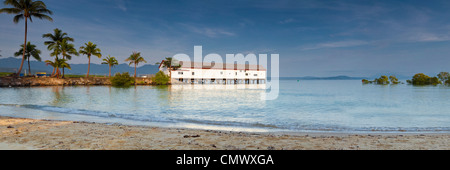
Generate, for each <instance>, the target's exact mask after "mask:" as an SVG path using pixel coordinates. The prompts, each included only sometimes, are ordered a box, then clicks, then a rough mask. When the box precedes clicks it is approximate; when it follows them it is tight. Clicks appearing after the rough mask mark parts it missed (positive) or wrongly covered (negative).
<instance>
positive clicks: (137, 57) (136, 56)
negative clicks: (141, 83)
mask: <svg viewBox="0 0 450 170" xmlns="http://www.w3.org/2000/svg"><path fill="white" fill-rule="evenodd" d="M125 61H127V62H128V61H129V62H130V64H129V65H131V64H134V78H136V68H137V65H138V64H139V63H141V62H144V63H147V61H145V59H144V58H142V57H141V53H140V52H133V54H131V55H130V57H128V58H127V59H126V60H125Z"/></svg>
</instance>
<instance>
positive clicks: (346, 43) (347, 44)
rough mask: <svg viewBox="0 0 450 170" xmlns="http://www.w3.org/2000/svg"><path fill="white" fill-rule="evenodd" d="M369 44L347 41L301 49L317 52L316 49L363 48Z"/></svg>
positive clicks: (360, 41)
mask: <svg viewBox="0 0 450 170" xmlns="http://www.w3.org/2000/svg"><path fill="white" fill-rule="evenodd" d="M367 44H369V42H367V41H362V40H347V41H336V42H326V43H319V44H314V45H308V46H302V47H300V49H301V50H303V51H306V50H316V49H322V48H343V47H355V46H362V45H367Z"/></svg>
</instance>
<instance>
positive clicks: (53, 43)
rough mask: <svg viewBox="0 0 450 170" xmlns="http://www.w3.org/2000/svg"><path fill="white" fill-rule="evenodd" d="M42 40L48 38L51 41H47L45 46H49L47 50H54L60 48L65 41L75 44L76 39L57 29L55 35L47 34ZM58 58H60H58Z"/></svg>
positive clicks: (54, 31)
mask: <svg viewBox="0 0 450 170" xmlns="http://www.w3.org/2000/svg"><path fill="white" fill-rule="evenodd" d="M42 38H48V39H50V40H49V41H45V42H44V44H45V45H47V49H48V50H52V49H54V48H57V47H58V46H60V44H61V42H62V41H63V40H67V41H71V42H73V41H74V39H73V38H71V37H69V36H67V33H65V32H62V30H60V29H58V28H55V29H54V30H53V34H52V33H47V34H44V35H42ZM57 57H58V56H57Z"/></svg>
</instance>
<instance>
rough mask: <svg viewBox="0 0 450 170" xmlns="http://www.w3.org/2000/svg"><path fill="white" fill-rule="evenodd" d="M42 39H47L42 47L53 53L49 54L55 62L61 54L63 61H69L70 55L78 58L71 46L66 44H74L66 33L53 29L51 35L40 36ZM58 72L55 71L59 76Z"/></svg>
mask: <svg viewBox="0 0 450 170" xmlns="http://www.w3.org/2000/svg"><path fill="white" fill-rule="evenodd" d="M42 38H48V39H49V40H48V41H45V42H44V45H47V49H48V50H49V51H52V50H53V52H52V53H51V54H50V56H52V57H55V62H56V60H58V59H59V58H58V56H59V55H61V54H62V56H63V59H68V60H71V59H72V56H71V55H76V56H78V55H79V54H78V52H77V51H76V50H75V47H74V45H73V44H70V43H68V42H74V39H73V38H72V37H69V36H68V35H67V33H65V32H62V30H60V29H58V28H55V29H54V30H53V34H52V33H47V34H44V35H42ZM64 68H65V67H62V69H63V73H62V74H63V76H62V77H63V78H64ZM59 72H60V70H59V69H58V70H56V73H57V74H58V75H59ZM54 73H55V69H54V70H53V73H52V76H54Z"/></svg>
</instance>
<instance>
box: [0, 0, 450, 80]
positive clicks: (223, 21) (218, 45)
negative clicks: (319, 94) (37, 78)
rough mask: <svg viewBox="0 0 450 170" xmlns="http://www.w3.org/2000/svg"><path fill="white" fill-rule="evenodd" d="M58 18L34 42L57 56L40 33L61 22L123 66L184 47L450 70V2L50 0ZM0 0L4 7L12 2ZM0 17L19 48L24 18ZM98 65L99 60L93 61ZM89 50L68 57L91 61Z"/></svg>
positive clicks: (311, 62)
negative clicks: (130, 59)
mask: <svg viewBox="0 0 450 170" xmlns="http://www.w3.org/2000/svg"><path fill="white" fill-rule="evenodd" d="M43 1H44V2H45V4H46V5H47V8H48V9H50V10H52V11H53V12H54V14H53V15H52V16H51V17H52V18H53V19H54V21H53V22H49V21H46V20H38V19H34V20H33V23H29V24H28V40H29V41H31V43H32V44H35V45H37V47H38V48H39V49H40V50H41V51H42V55H41V57H42V58H43V60H47V59H52V58H51V57H50V55H49V54H50V52H49V51H48V50H47V47H46V46H45V45H44V44H43V42H44V41H46V39H43V38H42V34H45V33H52V32H53V29H55V28H59V29H61V30H63V32H66V33H68V35H69V36H70V37H73V38H74V39H75V42H74V44H75V47H76V48H77V49H78V48H79V47H80V46H82V45H84V43H86V42H88V41H91V42H93V43H95V44H97V45H98V47H99V48H100V49H101V50H102V54H103V56H108V55H111V56H114V57H116V58H118V60H119V62H120V63H125V61H124V60H125V58H127V57H129V56H130V54H131V53H132V52H133V51H138V52H141V54H142V56H143V57H144V58H145V59H146V60H147V61H148V63H149V64H154V63H156V62H159V61H161V60H162V59H164V58H165V57H172V56H173V55H175V54H178V53H185V54H188V55H190V56H191V57H193V51H194V46H203V54H204V55H206V54H209V53H217V54H219V55H221V56H222V57H223V58H224V60H225V55H226V54H237V53H243V54H249V53H254V54H257V55H258V54H269V55H270V54H279V56H280V76H282V77H297V76H321V77H325V76H338V75H348V76H360V77H374V76H379V75H381V74H388V75H397V76H412V75H414V74H415V73H425V74H429V75H433V76H435V75H436V74H438V73H439V72H441V71H450V22H449V21H450V20H449V19H450V1H447V0H430V1H423V0H403V1H392V0H339V1H336V0H277V1H275V0H170V1H169V0H43ZM4 7H5V5H4V4H0V8H4ZM13 17H14V15H11V14H5V13H2V14H0V23H1V24H0V50H1V52H0V55H2V56H3V57H10V56H12V55H13V53H14V52H15V51H18V50H19V49H20V45H21V44H23V38H24V22H23V21H21V22H20V23H18V24H14V23H13ZM91 61H92V62H93V63H98V64H99V63H101V59H98V58H92V60H91ZM87 62H88V59H87V57H86V56H81V55H80V56H78V57H73V58H72V60H71V61H70V63H74V64H79V63H87Z"/></svg>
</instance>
